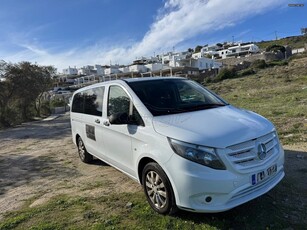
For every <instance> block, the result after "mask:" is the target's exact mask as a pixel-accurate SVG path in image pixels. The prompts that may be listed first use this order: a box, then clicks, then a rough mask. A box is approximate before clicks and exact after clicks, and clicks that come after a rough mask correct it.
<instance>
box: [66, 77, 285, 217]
mask: <svg viewBox="0 0 307 230" xmlns="http://www.w3.org/2000/svg"><path fill="white" fill-rule="evenodd" d="M110 85H118V86H120V87H122V88H123V89H124V90H125V92H126V93H127V94H128V95H129V97H130V99H131V101H132V102H133V104H134V106H135V107H136V109H137V110H138V112H139V114H140V115H141V117H142V119H143V121H144V124H145V126H136V125H112V124H110V125H108V126H106V125H104V124H106V123H108V117H107V112H106V110H107V95H108V90H109V86H110ZM101 86H104V87H105V94H104V95H105V96H104V99H103V100H104V103H103V114H102V116H101V117H97V116H92V115H85V114H78V113H73V112H71V127H72V138H73V141H74V143H75V144H76V137H77V136H80V137H81V138H82V139H83V141H84V143H85V146H86V148H87V150H88V152H90V153H91V154H92V155H94V156H96V157H97V158H99V159H101V160H103V161H105V162H107V163H108V164H110V165H112V166H114V167H115V168H117V169H118V170H120V171H122V172H124V173H125V174H127V175H129V176H130V177H131V178H133V179H135V180H137V181H139V182H140V181H141V175H140V174H139V171H138V170H139V163H140V162H141V160H142V159H144V158H150V159H152V160H153V161H155V162H157V163H158V164H159V165H160V166H161V167H162V168H163V170H164V171H165V173H166V174H167V176H168V178H169V180H170V182H171V185H172V188H173V191H174V194H175V200H176V204H177V206H178V207H179V208H181V209H185V210H189V211H195V212H220V211H224V210H228V209H230V208H233V207H235V206H238V205H240V204H242V203H245V202H247V201H249V200H251V199H254V198H256V197H258V196H260V195H262V194H264V193H266V192H268V191H269V190H270V189H272V188H273V187H274V186H276V185H277V184H278V182H279V181H280V180H281V179H282V178H283V177H284V169H283V163H284V152H283V149H282V147H281V145H280V143H279V141H278V137H277V135H276V138H275V139H276V140H275V139H274V140H275V142H277V144H276V147H275V148H274V151H276V154H275V155H274V156H273V157H271V158H270V159H268V160H267V161H259V164H256V165H255V166H253V167H251V168H247V169H240V168H239V167H238V166H237V165H235V164H233V163H232V162H230V161H229V157H230V153H231V151H230V148H229V146H235V145H240V143H247V142H255V143H258V140H259V141H260V140H261V138H262V137H263V136H265V135H268V134H270V133H272V135H275V134H276V132H275V128H274V126H273V124H272V123H271V122H269V121H268V120H267V119H265V118H264V117H262V116H260V115H257V114H255V113H253V112H249V111H245V110H241V109H238V108H235V107H233V106H231V105H228V106H224V107H219V108H214V109H208V110H201V111H194V112H187V113H181V114H175V115H165V116H156V117H154V116H152V114H151V113H150V112H149V111H148V110H147V108H146V107H145V106H144V105H143V103H142V102H141V100H140V99H139V98H138V97H137V96H136V94H135V93H134V91H133V90H132V89H131V88H130V87H129V86H128V85H127V84H126V82H124V81H121V80H119V81H110V82H105V83H99V84H95V85H92V86H89V87H86V88H93V87H101ZM82 90H84V89H80V90H78V91H77V92H79V91H82ZM75 93H76V92H75ZM97 119H98V120H99V123H97V122H95V120H97ZM86 124H91V125H93V126H95V135H96V141H93V140H90V139H88V138H87V137H86V134H85V125H86ZM168 138H173V139H176V140H180V141H184V142H187V143H193V144H197V145H203V146H208V147H214V148H216V152H217V154H218V156H219V158H220V159H221V160H222V162H223V163H224V165H225V166H226V170H215V169H212V168H208V167H206V166H203V165H201V164H198V163H194V162H192V161H189V160H187V159H185V158H183V157H181V156H179V155H177V154H176V153H174V151H173V150H172V148H171V147H170V144H169V142H168ZM252 151H254V150H252ZM275 164H276V165H277V172H276V174H275V175H274V176H272V177H270V178H269V179H267V180H265V181H263V182H261V183H260V184H257V185H252V184H251V176H252V175H253V174H255V173H258V172H260V171H262V170H267V169H268V168H269V167H270V166H272V165H275ZM208 196H210V197H211V198H212V201H210V202H207V201H206V198H207V197H208Z"/></svg>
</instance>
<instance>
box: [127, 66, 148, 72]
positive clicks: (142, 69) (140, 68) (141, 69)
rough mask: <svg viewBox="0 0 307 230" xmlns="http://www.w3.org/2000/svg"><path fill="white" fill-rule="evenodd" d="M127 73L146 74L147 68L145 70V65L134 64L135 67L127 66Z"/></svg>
mask: <svg viewBox="0 0 307 230" xmlns="http://www.w3.org/2000/svg"><path fill="white" fill-rule="evenodd" d="M129 71H130V72H138V73H144V72H147V68H146V66H145V65H138V64H135V65H130V66H129Z"/></svg>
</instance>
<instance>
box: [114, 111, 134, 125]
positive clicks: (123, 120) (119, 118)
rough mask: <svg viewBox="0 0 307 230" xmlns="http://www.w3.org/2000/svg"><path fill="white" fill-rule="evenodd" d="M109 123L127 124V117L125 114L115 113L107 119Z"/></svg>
mask: <svg viewBox="0 0 307 230" xmlns="http://www.w3.org/2000/svg"><path fill="white" fill-rule="evenodd" d="M109 122H110V123H111V124H113V125H124V124H128V123H129V116H128V114H127V113H115V114H112V115H111V116H110V117H109Z"/></svg>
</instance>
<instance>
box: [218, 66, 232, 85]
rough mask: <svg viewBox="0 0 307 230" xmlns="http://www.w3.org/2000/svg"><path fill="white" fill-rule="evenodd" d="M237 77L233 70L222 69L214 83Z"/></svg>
mask: <svg viewBox="0 0 307 230" xmlns="http://www.w3.org/2000/svg"><path fill="white" fill-rule="evenodd" d="M236 76H237V72H236V69H235V68H224V69H221V70H220V72H219V73H218V75H217V76H216V78H215V79H214V81H215V82H216V81H222V80H225V79H230V78H235V77H236Z"/></svg>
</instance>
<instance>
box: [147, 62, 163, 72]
mask: <svg viewBox="0 0 307 230" xmlns="http://www.w3.org/2000/svg"><path fill="white" fill-rule="evenodd" d="M145 67H146V68H147V69H148V70H149V71H159V70H162V69H163V64H162V63H152V64H146V65H145Z"/></svg>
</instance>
